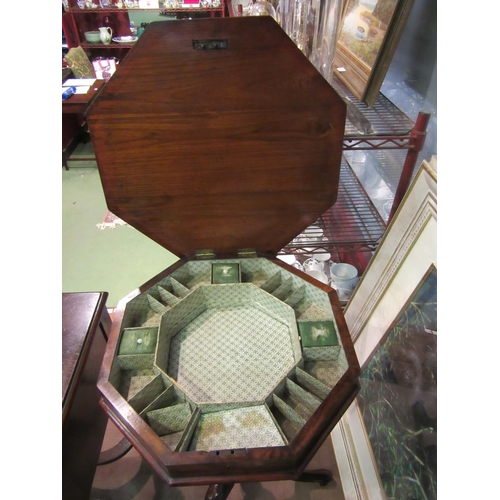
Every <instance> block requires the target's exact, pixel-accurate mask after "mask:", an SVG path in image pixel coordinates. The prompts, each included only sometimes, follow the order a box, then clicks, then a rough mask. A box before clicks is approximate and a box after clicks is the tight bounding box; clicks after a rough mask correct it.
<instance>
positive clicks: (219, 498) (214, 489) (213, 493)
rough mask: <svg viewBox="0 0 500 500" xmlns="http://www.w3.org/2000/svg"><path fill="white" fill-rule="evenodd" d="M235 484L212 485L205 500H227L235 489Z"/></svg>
mask: <svg viewBox="0 0 500 500" xmlns="http://www.w3.org/2000/svg"><path fill="white" fill-rule="evenodd" d="M233 486H234V483H229V484H212V485H211V486H210V487H209V488H208V491H207V494H206V495H205V500H226V499H227V497H228V496H229V493H231V490H232V489H233Z"/></svg>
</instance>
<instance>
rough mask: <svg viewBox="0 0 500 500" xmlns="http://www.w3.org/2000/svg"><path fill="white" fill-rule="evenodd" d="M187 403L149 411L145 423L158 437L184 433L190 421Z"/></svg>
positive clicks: (189, 410) (189, 409)
mask: <svg viewBox="0 0 500 500" xmlns="http://www.w3.org/2000/svg"><path fill="white" fill-rule="evenodd" d="M191 414H192V411H191V406H190V405H189V403H180V404H176V405H173V406H167V407H165V408H159V409H157V410H152V411H149V412H147V413H146V414H145V417H146V421H147V423H148V424H149V426H150V427H151V429H153V431H154V432H156V434H158V436H165V435H166V434H172V433H174V432H180V431H184V430H185V429H186V427H187V425H188V423H189V421H190V419H191Z"/></svg>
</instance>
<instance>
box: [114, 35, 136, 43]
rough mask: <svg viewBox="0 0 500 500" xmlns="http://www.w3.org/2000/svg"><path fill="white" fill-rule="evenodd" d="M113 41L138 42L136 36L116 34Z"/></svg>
mask: <svg viewBox="0 0 500 500" xmlns="http://www.w3.org/2000/svg"><path fill="white" fill-rule="evenodd" d="M113 42H116V43H135V42H137V37H136V36H116V37H115V38H113Z"/></svg>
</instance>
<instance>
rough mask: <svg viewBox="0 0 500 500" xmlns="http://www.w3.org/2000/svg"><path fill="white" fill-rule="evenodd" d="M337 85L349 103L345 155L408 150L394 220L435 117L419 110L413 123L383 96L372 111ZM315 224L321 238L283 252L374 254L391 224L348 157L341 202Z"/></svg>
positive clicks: (291, 245) (344, 164) (343, 168)
mask: <svg viewBox="0 0 500 500" xmlns="http://www.w3.org/2000/svg"><path fill="white" fill-rule="evenodd" d="M332 86H333V87H334V88H335V90H336V91H337V92H338V93H339V94H340V95H341V96H342V97H343V98H344V101H345V102H346V105H347V120H346V126H345V133H344V141H343V149H344V151H355V150H371V151H373V150H401V152H402V153H403V150H406V156H405V158H404V161H402V163H403V167H402V172H401V173H400V175H399V179H398V180H397V187H396V189H395V196H394V203H393V206H392V209H391V214H390V216H389V221H388V222H390V220H391V219H392V217H393V215H394V213H395V212H396V210H397V208H398V206H399V204H400V203H401V201H402V199H403V196H404V194H405V193H406V190H407V189H408V185H409V183H410V180H411V178H412V175H413V171H414V169H415V165H416V161H417V158H418V154H419V152H420V151H421V150H422V148H423V145H424V141H425V136H426V129H427V124H428V121H429V116H430V115H429V113H425V112H420V113H419V115H418V117H417V120H416V122H413V121H412V120H411V119H410V118H409V117H408V116H407V115H406V114H404V113H403V112H402V111H401V110H400V109H399V108H398V107H397V106H396V105H395V104H393V103H392V102H391V101H390V100H389V99H387V98H386V97H385V96H384V95H383V94H381V93H379V95H378V96H377V98H376V100H375V103H374V105H373V106H372V107H368V106H367V105H366V104H365V103H363V102H359V101H358V100H357V99H356V98H355V97H354V95H353V94H352V93H351V92H350V91H349V89H348V88H347V87H345V85H343V84H342V82H340V81H339V80H334V81H333V83H332ZM387 224H388V223H387ZM315 225H318V226H320V227H321V228H322V230H323V237H322V239H321V240H319V241H305V242H304V241H300V239H301V238H300V236H301V235H299V236H298V237H297V238H295V239H294V240H293V241H292V242H290V243H289V244H288V245H286V246H285V247H284V248H283V249H282V250H281V252H280V254H281V255H287V254H295V255H297V254H299V255H300V254H303V253H309V254H313V253H336V254H339V253H348V252H367V251H374V250H375V249H376V248H377V246H378V243H379V242H380V239H381V237H382V235H383V234H384V232H385V229H386V227H387V226H386V223H385V222H384V220H383V219H382V217H381V216H380V214H379V212H378V210H377V209H376V207H375V206H374V205H373V203H372V201H371V200H370V197H369V196H368V194H367V193H366V191H365V190H364V189H363V187H362V185H361V183H360V182H359V180H358V178H357V177H356V174H355V173H354V172H353V171H352V169H351V168H350V166H349V165H348V163H347V161H346V159H345V158H344V159H343V161H342V165H341V171H340V182H339V192H338V198H337V202H336V203H335V205H334V206H333V207H331V208H330V209H329V210H328V211H327V212H326V213H325V214H324V215H323V216H322V217H321V218H320V219H319V220H318V221H317V222H316V224H315ZM302 236H303V235H302Z"/></svg>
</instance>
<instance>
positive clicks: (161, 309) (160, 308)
mask: <svg viewBox="0 0 500 500" xmlns="http://www.w3.org/2000/svg"><path fill="white" fill-rule="evenodd" d="M147 297H148V302H149V305H150V307H151V309H153V311H154V312H155V313H158V314H164V313H166V312H167V311H168V308H167V307H165V306H164V305H163V304H162V303H161V302H160V301H159V300H156V299H155V298H154V297H153V296H152V295H149V294H148V295H147Z"/></svg>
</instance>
